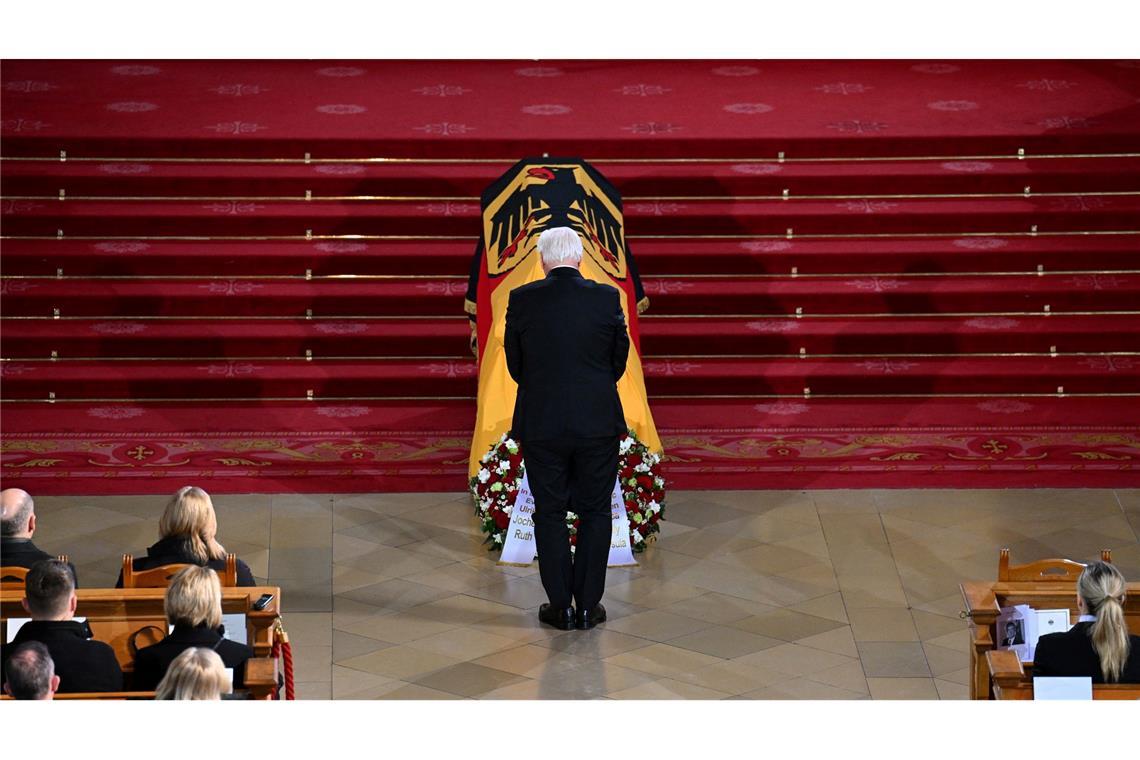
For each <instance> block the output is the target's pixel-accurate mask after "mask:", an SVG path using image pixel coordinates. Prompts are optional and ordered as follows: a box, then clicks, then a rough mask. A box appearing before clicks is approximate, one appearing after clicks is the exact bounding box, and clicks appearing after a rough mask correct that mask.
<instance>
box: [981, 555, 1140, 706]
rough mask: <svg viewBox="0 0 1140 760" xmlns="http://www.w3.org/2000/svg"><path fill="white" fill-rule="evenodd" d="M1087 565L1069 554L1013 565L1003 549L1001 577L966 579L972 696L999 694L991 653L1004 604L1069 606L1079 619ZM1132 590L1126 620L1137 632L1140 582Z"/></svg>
mask: <svg viewBox="0 0 1140 760" xmlns="http://www.w3.org/2000/svg"><path fill="white" fill-rule="evenodd" d="M1101 557H1102V559H1104V560H1105V561H1111V559H1110V555H1109V554H1108V553H1107V552H1102V554H1101ZM1083 567H1084V566H1083V565H1080V564H1079V563H1076V562H1072V561H1070V560H1063V559H1050V560H1040V561H1038V562H1033V563H1030V564H1028V565H1020V566H1010V565H1009V550H1008V549H1002V557H1001V561H1000V562H999V567H998V577H999V580H997V581H964V582H963V583H962V584H960V586H959V588H960V589H961V591H962V598H963V599H964V600H965V603H966V610H965V616H966V618H967V620H968V621H969V629H970V670H971V672H972V677H971V679H970V699H992V698H993V679H992V673H991V671H990V666H989V660H988V659H987V652H991V651H996V650H997V641H998V634H997V619H998V615H999V612H1000V610H1001V608H1003V607H1011V606H1013V605H1015V604H1028V605H1029V606H1031V607H1033V608H1035V609H1039V610H1044V609H1068V610H1069V615H1070V619H1071V620H1076V619H1077V616H1078V614H1079V613H1078V611H1077V585H1076V581H1077V578H1078V577H1079V576H1080V572H1081V570H1082V569H1083ZM1002 578H1006V579H1008V580H1001V579H1002ZM1127 589H1128V590H1127V597H1126V599H1125V602H1124V616H1125V620H1126V621H1127V623H1128V628H1129V630H1130V631H1131V632H1132V633H1134V634H1140V582H1136V581H1133V582H1131V583H1129V584H1128V586H1127ZM1015 658H1016V655H1015Z"/></svg>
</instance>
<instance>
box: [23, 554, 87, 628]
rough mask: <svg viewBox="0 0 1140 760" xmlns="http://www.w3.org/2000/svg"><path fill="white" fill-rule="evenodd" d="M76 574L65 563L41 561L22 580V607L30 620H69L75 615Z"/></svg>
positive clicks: (50, 560)
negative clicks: (73, 574)
mask: <svg viewBox="0 0 1140 760" xmlns="http://www.w3.org/2000/svg"><path fill="white" fill-rule="evenodd" d="M75 605H76V598H75V577H74V576H72V574H71V568H70V567H68V566H67V563H66V562H62V561H60V560H58V559H45V560H40V561H39V562H37V563H36V564H34V565H32V568H31V569H30V570H29V571H28V577H27V578H25V579H24V609H25V610H27V611H28V614H29V615H31V617H32V620H70V619H71V618H73V617H75Z"/></svg>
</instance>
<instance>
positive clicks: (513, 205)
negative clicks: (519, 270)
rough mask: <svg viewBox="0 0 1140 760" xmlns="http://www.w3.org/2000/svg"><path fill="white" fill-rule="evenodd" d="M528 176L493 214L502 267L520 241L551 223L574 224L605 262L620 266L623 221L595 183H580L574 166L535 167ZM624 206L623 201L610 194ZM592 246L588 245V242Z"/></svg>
mask: <svg viewBox="0 0 1140 760" xmlns="http://www.w3.org/2000/svg"><path fill="white" fill-rule="evenodd" d="M527 177H528V178H530V179H529V180H528V181H527V182H526V183H524V184H523V185H521V186H520V187H519V188H518V189H517V190H515V191H514V192H513V193H512V194H511V195H510V196H508V197H507V198H505V199H504V200H503V202H502V205H501V206H500V207H499V208H498V209H497V210H496V211H495V212H494V214H493V216H492V217H491V220H490V221H491V229H490V234H489V236H488V240H487V248H488V250H489V251H498V256H497V258H498V266H499V267H502V266H503V264H504V263H506V262H507V261H508V260H509V259H510V258H511V256H512V255H514V254H515V252H516V251H517V250H518V249H519V246H520V245H525V244H526V242H527V241H528V240H529V239H530V238H532V237H534V236H535V235H538V234H539V233H541V232H542V231H543V230H545V229H549V228H552V227H570V228H572V229H574V230H576V231H577V232H578V233H579V234H580V235H582V237H584V238H585V239H586V240H588V241H590V242H592V243H593V244H594V245H593V249H594V250H595V251H596V253H597V254H598V256H600V257H601V258H602V259H603V260H604V261H605V262H606V263H608V264H610V265H611V266H614V267H617V266H618V265H619V264H618V262H619V259H620V258H621V256H622V254H623V252H624V251H623V247H624V246H623V243H622V223H621V220H620V219H619V218H618V217H617V216H615V215H614V214H613V213H612V212H611V211H610V208H609V207H608V206H607V204H606V203H605V202H603V200H602V199H601V198H600V197H599V196H598V195H597V194H596V193H595V192H594V190H593V188H591V187H588V186H586V185H583V184H581V183H579V181H578V178H577V176H576V174H575V169H574V168H573V167H566V166H534V167H531V168H530V169H528V170H527ZM610 201H611V203H615V202H616V205H617V208H618V209H619V210H620V208H621V206H620V204H621V201H620V200H617V199H610ZM587 247H588V248H589V246H587Z"/></svg>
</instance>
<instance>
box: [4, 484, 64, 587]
mask: <svg viewBox="0 0 1140 760" xmlns="http://www.w3.org/2000/svg"><path fill="white" fill-rule="evenodd" d="M35 532H36V510H35V502H33V501H32V496H31V494H29V493H28V492H27V491H25V490H23V489H21V488H5V489H4V490H3V491H0V555H3V563H4V567H25V568H29V569H30V568H31V567H32V565H34V564H36V563H37V562H40V561H42V560H45V559H55V556H54V555H52V554H48V553H47V552H45V551H43V550H42V549H40V548H39V547H37V546H36V545H35V544H33V543H32V534H34V533H35ZM69 566H70V567H71V574H72V576H75V565H72V564H70V563H69ZM76 585H78V579H77V583H76Z"/></svg>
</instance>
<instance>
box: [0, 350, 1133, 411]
mask: <svg viewBox="0 0 1140 760" xmlns="http://www.w3.org/2000/svg"><path fill="white" fill-rule="evenodd" d="M0 366H2V367H3V375H4V385H5V398H6V399H9V400H19V399H44V398H47V394H48V393H49V392H50V393H55V398H56V400H60V401H62V400H68V399H80V398H100V399H159V398H258V397H266V398H290V397H291V398H304V397H305V395H306V393H307V392H308V391H310V390H312V391H313V392H314V394H315V395H317V396H322V397H336V396H340V397H413V398H433V397H441V396H442V397H457V396H470V397H474V395H475V391H476V365H475V362H474V360H471V359H469V360H453V361H448V360H437V361H430V360H428V361H424V360H401V359H395V360H390V361H367V362H361V361H355V360H354V361H340V360H322V361H312V362H305V361H281V360H272V359H264V360H256V361H215V362H202V363H196V362H161V361H156V362H138V361H120V362H101V361H92V362H82V363H69V362H56V363H52V362H46V363H45V362H6V363H4V364H3V365H0ZM643 368H644V372H645V378H646V389H647V391H648V392H649V394H650V400H651V401H652V399H653V397H654V396H674V395H686V396H706V397H707V396H716V395H747V396H765V395H773V394H775V395H791V396H796V395H803V394H804V390H805V388H808V389H810V392H811V393H812V394H819V395H837V394H838V395H844V394H867V395H871V396H890V395H897V394H955V393H957V394H962V393H970V394H973V393H977V394H988V393H999V394H1000V393H1030V394H1041V393H1055V392H1056V391H1057V388H1058V386H1063V388H1064V391H1065V392H1066V393H1077V394H1082V393H1133V394H1140V358H1136V357H1057V358H1039V357H1001V358H961V357H955V358H939V359H931V358H915V359H905V360H904V359H874V358H860V359H850V358H848V359H838V358H836V359H814V358H808V359H772V360H766V359H738V358H725V359H699V360H654V359H649V360H646V361H645V362H643Z"/></svg>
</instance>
